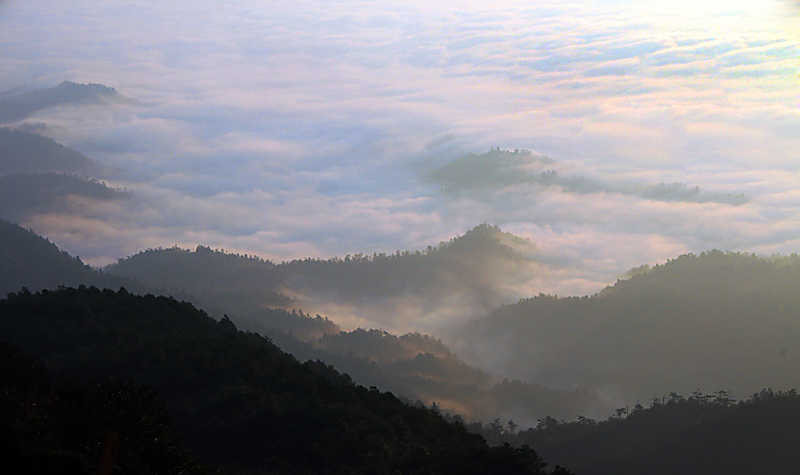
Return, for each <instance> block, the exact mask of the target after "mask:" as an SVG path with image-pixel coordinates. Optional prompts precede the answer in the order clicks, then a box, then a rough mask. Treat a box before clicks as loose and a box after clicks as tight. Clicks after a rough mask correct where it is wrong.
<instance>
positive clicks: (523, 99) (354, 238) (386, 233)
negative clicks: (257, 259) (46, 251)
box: [0, 0, 800, 294]
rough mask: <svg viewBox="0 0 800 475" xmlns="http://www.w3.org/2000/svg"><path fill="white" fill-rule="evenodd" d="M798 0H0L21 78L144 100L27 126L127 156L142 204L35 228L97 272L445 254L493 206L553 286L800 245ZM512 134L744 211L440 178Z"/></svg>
mask: <svg viewBox="0 0 800 475" xmlns="http://www.w3.org/2000/svg"><path fill="white" fill-rule="evenodd" d="M798 11H800V9H798V8H797V5H796V4H795V3H793V2H777V1H756V0H732V1H722V0H698V1H690V0H679V1H673V2H661V1H659V2H655V1H627V2H626V1H603V0H595V1H588V0H586V1H575V2H572V3H562V2H551V3H547V2H530V1H525V2H522V1H518V2H514V1H501V2H477V1H476V2H472V1H459V2H456V1H442V2H429V1H426V2H422V1H408V2H388V1H373V2H366V1H353V0H344V1H341V2H322V1H305V2H252V1H240V2H225V1H217V2H183V1H177V2H123V1H112V2H105V3H103V4H98V3H97V2H88V1H77V2H69V3H63V2H53V1H43V2H23V1H20V0H16V1H14V0H12V1H7V2H3V3H0V59H1V60H2V61H3V74H2V75H0V89H3V90H4V89H9V88H12V87H19V86H27V87H49V86H53V85H55V84H56V83H58V82H60V81H62V80H64V79H69V80H73V81H76V82H82V83H88V82H96V83H102V84H105V85H108V86H111V87H115V88H117V89H118V90H119V91H120V92H121V93H123V94H125V95H127V96H130V97H134V98H136V99H138V100H139V101H141V104H140V105H135V106H133V105H115V106H108V107H95V106H93V107H77V106H76V107H62V108H55V109H48V110H44V111H41V112H39V113H37V114H35V115H33V116H31V117H29V118H28V119H26V123H28V124H34V125H35V124H44V128H43V129H42V130H43V131H44V132H45V133H48V134H50V135H52V136H53V137H54V138H55V139H56V140H58V141H60V142H62V143H65V144H67V145H70V146H73V147H75V148H77V149H78V150H80V151H82V152H84V153H86V154H87V155H89V156H91V157H93V158H95V159H97V160H99V161H101V162H103V163H105V164H107V165H108V166H110V167H114V168H119V169H123V170H124V171H123V172H122V173H120V174H117V175H115V176H113V177H111V178H109V179H108V181H109V182H110V183H111V184H114V185H117V186H122V187H126V188H129V189H131V190H133V192H134V197H135V198H134V199H132V200H129V201H127V202H122V203H116V202H115V203H113V204H96V205H91V206H87V209H86V210H84V211H83V212H82V213H80V214H79V215H69V216H56V215H36V216H31V217H30V218H29V219H28V220H27V222H26V223H24V224H26V225H28V226H31V227H33V228H34V229H36V230H38V231H40V232H42V233H43V234H45V235H47V236H48V237H50V238H51V239H52V240H54V241H55V242H57V243H59V244H60V245H62V246H63V247H65V248H66V249H68V250H69V251H70V252H73V253H76V254H79V255H80V256H81V257H82V258H84V259H87V260H88V261H90V262H92V263H95V264H103V263H107V262H109V261H111V260H114V259H115V258H117V257H122V256H124V255H127V254H130V253H132V252H136V251H138V250H140V249H142V248H145V247H148V246H150V247H157V246H171V245H173V244H179V245H183V246H193V245H196V244H207V245H211V246H215V247H223V248H225V249H228V250H233V251H240V252H247V253H255V254H259V255H261V256H264V257H268V258H273V259H278V260H281V259H287V258H294V257H301V256H306V255H313V256H320V257H325V256H332V255H341V254H346V253H353V252H366V253H371V252H373V251H393V250H395V249H417V248H424V247H425V246H427V245H429V244H436V243H437V242H439V241H440V240H445V239H449V238H450V237H452V236H454V235H457V234H460V233H463V232H464V231H466V230H467V229H469V228H471V227H472V226H474V225H476V224H478V223H481V222H484V221H485V222H489V223H492V224H498V225H500V226H501V227H502V228H503V229H505V230H507V231H511V232H514V233H518V234H520V235H522V236H525V237H528V238H530V239H531V240H532V241H534V242H535V243H536V244H537V246H538V248H539V249H540V251H541V252H542V253H547V254H548V255H549V256H548V257H550V258H552V260H553V262H558V263H560V264H559V265H558V266H556V267H558V268H557V269H556V268H554V269H553V273H552V280H550V281H547V282H542V283H541V285H542V286H543V287H544V290H546V291H552V292H558V293H560V294H565V293H587V292H595V291H597V290H599V289H600V288H601V287H602V285H604V284H607V283H610V282H613V281H614V279H615V278H616V277H618V276H619V275H621V274H622V273H624V272H625V271H626V270H627V269H629V268H631V267H634V266H637V265H640V264H643V263H649V264H653V263H656V262H659V261H663V260H664V259H667V258H670V257H675V256H676V255H677V254H679V253H682V252H690V251H692V252H700V251H704V250H708V249H712V248H722V249H734V250H750V251H755V252H766V253H772V252H781V253H789V252H794V251H797V250H798V249H797V247H798V242H797V238H796V236H797V235H798V234H800V197H798V196H797V193H796V192H795V190H796V189H798V188H800V186H799V185H800V173H798V163H800V162H798V160H800V156H798V150H800V133H798V132H799V131H800V111H799V110H798V103H800V97H798V92H800V82H799V81H798V72H800V70H799V68H798V56H800V37H799V36H798V33H799V32H798V28H797V26H796V20H797V15H798ZM491 147H503V148H508V149H512V150H513V149H517V148H520V149H529V150H532V151H534V152H536V153H541V154H546V155H548V156H549V157H551V158H553V159H554V160H556V161H557V162H558V163H559V164H560V166H561V167H564V169H565V170H566V171H563V172H561V173H566V174H567V176H569V175H570V174H574V175H576V176H585V177H592V178H595V179H598V180H601V181H603V182H605V183H628V184H631V183H632V184H640V185H642V186H645V185H651V184H656V183H684V184H686V185H689V186H699V187H700V188H701V189H703V190H704V191H705V192H708V193H716V194H726V193H730V194H736V193H741V194H744V195H747V197H748V198H750V200H749V201H748V202H747V203H744V204H741V205H738V206H734V205H730V204H725V203H715V202H705V203H689V202H682V201H671V202H665V201H657V200H650V199H644V198H642V197H637V196H633V195H625V194H621V193H616V192H614V191H613V190H611V191H603V192H598V193H591V194H579V193H571V192H569V191H568V190H567V191H564V190H556V189H549V188H542V187H532V186H530V187H526V186H522V185H519V184H517V185H514V186H508V187H506V188H503V187H500V188H499V189H497V190H494V191H492V194H491V196H489V197H488V198H487V196H482V197H481V196H470V195H469V194H463V193H462V194H459V195H453V194H447V193H442V192H441V190H440V189H439V188H438V187H437V186H436V185H435V184H432V183H430V182H428V181H426V180H425V179H424V177H425V174H426V173H427V171H429V170H431V169H434V168H436V167H439V166H441V165H443V164H444V163H447V162H449V161H451V160H454V159H457V158H459V157H461V156H463V155H465V154H467V153H471V152H473V153H480V152H485V151H487V150H489V149H490V148H491Z"/></svg>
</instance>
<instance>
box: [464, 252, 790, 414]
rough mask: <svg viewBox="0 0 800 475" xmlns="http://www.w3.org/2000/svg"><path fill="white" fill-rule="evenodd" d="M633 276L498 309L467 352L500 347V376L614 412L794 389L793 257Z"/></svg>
mask: <svg viewBox="0 0 800 475" xmlns="http://www.w3.org/2000/svg"><path fill="white" fill-rule="evenodd" d="M634 274H635V275H633V276H631V277H630V278H628V279H626V280H622V281H619V282H617V283H616V284H615V285H614V286H612V287H609V288H607V289H605V290H604V291H602V292H600V293H599V294H597V295H594V296H592V297H580V298H578V297H568V298H561V297H555V296H547V295H540V296H538V297H535V298H532V299H527V300H523V301H520V302H519V303H518V304H515V305H507V306H504V307H502V308H499V309H497V310H496V311H494V312H492V313H491V314H490V315H488V316H487V317H485V318H483V319H481V320H480V321H478V322H476V323H475V324H473V325H470V326H468V327H467V328H466V329H465V330H464V335H465V336H464V338H465V342H466V343H465V345H464V348H465V349H466V350H468V349H469V348H482V349H486V348H489V349H503V351H504V353H503V354H504V355H505V356H504V359H503V360H502V361H501V362H500V364H498V365H497V366H496V367H494V368H493V369H494V370H495V371H498V372H500V373H501V374H505V375H508V376H511V377H518V378H524V379H526V380H529V381H537V382H539V383H540V384H545V385H549V386H555V387H576V386H577V387H584V388H587V389H597V390H602V391H604V392H605V393H606V394H607V395H608V398H609V401H610V402H611V403H612V404H614V405H616V406H618V405H624V404H631V405H632V404H633V403H634V402H635V401H636V400H640V401H649V400H650V399H651V398H652V397H654V396H658V395H661V394H667V393H669V392H670V391H678V392H680V393H683V394H687V393H689V392H691V391H694V390H696V389H699V390H702V391H705V392H710V391H716V390H719V389H725V390H730V391H733V392H734V394H736V395H737V396H740V397H741V396H742V395H747V394H752V393H754V392H756V391H759V390H761V389H763V388H766V387H772V388H775V389H782V390H788V389H791V388H793V387H795V386H796V385H797V382H798V380H800V339H798V335H800V318H798V315H800V257H798V256H797V255H792V256H787V257H774V258H763V257H758V256H754V255H748V254H739V253H723V252H719V251H713V252H708V253H703V254H700V255H685V256H681V257H679V258H677V259H673V260H671V261H668V262H667V263H666V264H664V265H659V266H656V267H654V268H652V269H650V268H646V267H645V268H642V269H637V270H635V272H634ZM460 349H461V348H459V350H460ZM460 354H462V356H465V355H464V354H463V353H460ZM473 357H475V358H478V357H480V355H473ZM466 359H467V360H469V358H466Z"/></svg>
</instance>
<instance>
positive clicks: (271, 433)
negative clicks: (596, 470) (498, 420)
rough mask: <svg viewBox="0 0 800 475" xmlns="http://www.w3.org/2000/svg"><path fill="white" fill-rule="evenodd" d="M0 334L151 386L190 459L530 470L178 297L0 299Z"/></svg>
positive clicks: (298, 468) (269, 468)
mask: <svg viewBox="0 0 800 475" xmlns="http://www.w3.org/2000/svg"><path fill="white" fill-rule="evenodd" d="M0 337H1V338H2V339H3V340H6V341H8V342H10V343H12V344H14V345H16V346H18V347H19V348H20V349H22V351H24V352H27V353H30V354H32V355H34V356H35V357H37V358H41V359H42V360H43V361H44V362H45V363H46V364H47V366H48V367H49V368H51V369H52V370H55V371H57V372H63V373H66V374H69V375H71V376H72V377H76V378H79V379H80V380H85V379H87V378H97V377H101V378H108V377H113V378H119V379H123V380H126V379H131V380H133V381H134V382H136V383H140V382H146V383H148V384H150V385H151V386H152V387H154V388H155V389H157V390H158V393H159V397H160V399H161V400H162V401H163V402H164V404H165V405H166V408H167V409H168V410H169V412H170V413H171V414H172V417H173V420H174V423H175V427H176V429H177V430H178V433H179V434H180V436H181V437H182V438H183V439H184V442H185V444H186V446H187V448H188V449H189V450H190V452H191V453H192V454H194V455H195V456H196V457H198V458H199V459H200V460H201V462H204V463H206V464H209V463H211V464H222V465H224V466H227V467H228V468H227V469H226V470H227V471H231V470H234V469H233V468H232V467H234V466H236V467H241V468H242V469H243V470H244V469H246V470H255V471H257V472H258V471H260V472H263V473H292V474H297V473H476V474H483V473H542V467H543V464H542V462H541V460H540V459H539V458H538V457H537V456H536V454H535V453H534V452H533V451H531V450H530V449H527V448H522V449H513V448H511V447H508V446H500V447H495V448H490V447H488V446H487V444H486V442H485V441H484V440H483V439H482V438H481V437H480V436H478V435H474V434H469V433H467V431H466V429H465V428H464V427H463V426H460V425H455V424H451V423H448V422H447V421H445V420H444V419H443V418H442V417H441V416H439V415H438V414H437V413H435V412H433V411H431V410H429V409H425V408H420V407H411V406H408V405H406V404H404V403H402V402H401V401H399V400H398V399H397V398H395V397H394V396H393V395H391V394H389V393H381V392H379V391H377V390H374V389H373V390H369V389H365V388H363V387H359V386H356V385H354V384H353V383H352V382H351V381H350V379H349V378H348V377H346V376H342V375H340V374H339V373H337V372H336V371H335V370H333V369H332V368H330V367H328V366H325V365H324V364H321V363H311V362H309V363H306V364H300V363H298V362H297V361H296V360H295V359H294V358H292V357H291V356H289V355H287V354H285V353H283V352H282V351H280V350H279V349H278V348H277V347H276V346H275V345H273V344H272V343H271V342H270V341H268V340H267V339H265V338H263V337H260V336H258V335H255V334H247V333H242V332H240V331H238V330H236V328H235V327H234V325H233V324H232V323H231V322H230V321H229V320H227V319H224V320H223V321H221V322H217V321H215V320H213V319H211V318H210V317H208V316H207V315H206V314H205V313H203V312H201V311H198V310H197V309H195V308H194V307H192V306H191V305H190V304H188V303H181V302H177V301H175V300H173V299H169V298H164V297H155V296H152V295H150V296H145V297H139V296H134V295H131V294H129V293H128V292H126V291H120V292H113V291H110V290H102V291H101V290H98V289H95V288H85V287H81V288H78V289H66V288H65V289H60V290H58V291H43V292H41V293H36V294H34V293H30V292H21V293H18V294H13V295H10V296H9V297H8V298H7V299H5V300H2V301H0Z"/></svg>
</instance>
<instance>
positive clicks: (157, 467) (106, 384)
mask: <svg viewBox="0 0 800 475" xmlns="http://www.w3.org/2000/svg"><path fill="white" fill-rule="evenodd" d="M0 395H1V396H0V415H1V417H2V421H3V423H2V424H0V456H2V460H3V461H2V466H3V473H20V474H41V475H44V474H53V475H57V474H58V475H61V474H74V475H91V474H98V473H101V474H105V473H112V470H113V468H114V467H115V466H116V467H119V468H120V469H122V470H123V473H126V474H147V473H168V474H171V475H184V474H190V473H200V468H199V467H198V465H197V463H196V462H194V461H193V460H192V459H191V458H189V457H188V456H187V455H186V453H185V452H184V451H183V450H182V449H181V448H180V442H179V441H178V439H177V437H176V436H175V434H174V432H173V431H172V429H171V428H170V424H169V415H168V414H167V413H166V411H165V410H164V407H163V405H161V404H160V403H159V402H158V401H157V400H156V394H155V392H154V391H153V390H152V389H150V388H149V387H147V386H146V385H141V386H134V385H133V384H130V383H123V382H120V381H113V380H98V381H93V382H91V383H78V382H75V381H72V380H69V379H66V378H64V377H63V376H61V377H59V378H57V379H54V378H53V377H52V376H51V374H49V373H48V371H47V370H46V369H45V368H43V367H42V366H41V365H40V364H39V363H38V362H37V361H36V360H35V359H33V358H31V357H29V356H26V355H23V354H21V353H19V351H17V350H16V349H15V348H14V347H12V346H11V345H9V344H8V343H4V342H0Z"/></svg>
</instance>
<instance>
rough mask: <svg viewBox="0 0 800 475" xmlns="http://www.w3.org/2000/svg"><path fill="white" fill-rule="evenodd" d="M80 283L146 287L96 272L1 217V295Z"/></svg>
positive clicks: (140, 288)
mask: <svg viewBox="0 0 800 475" xmlns="http://www.w3.org/2000/svg"><path fill="white" fill-rule="evenodd" d="M81 284H84V285H96V286H99V287H110V288H119V287H121V286H125V287H127V288H129V289H131V290H133V291H145V290H146V289H147V288H146V287H145V286H143V285H141V284H139V283H137V282H134V281H132V280H130V279H127V278H124V277H119V276H113V275H107V274H103V273H101V272H98V271H96V270H94V269H92V268H91V267H89V266H87V265H86V264H84V263H83V262H82V261H81V260H80V259H79V258H77V257H72V256H70V255H69V254H67V253H66V252H64V251H62V250H60V249H59V248H58V247H56V245H55V244H53V243H52V242H50V241H48V240H46V239H44V238H42V237H40V236H38V235H36V234H35V233H33V232H32V231H28V230H25V229H23V228H21V227H20V226H18V225H16V224H13V223H9V222H8V221H4V220H2V219H0V295H6V294H7V293H9V292H17V291H19V290H20V289H22V288H23V287H27V288H28V289H29V290H33V291H35V290H41V289H55V288H57V287H58V286H60V285H66V286H77V285H81Z"/></svg>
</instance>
